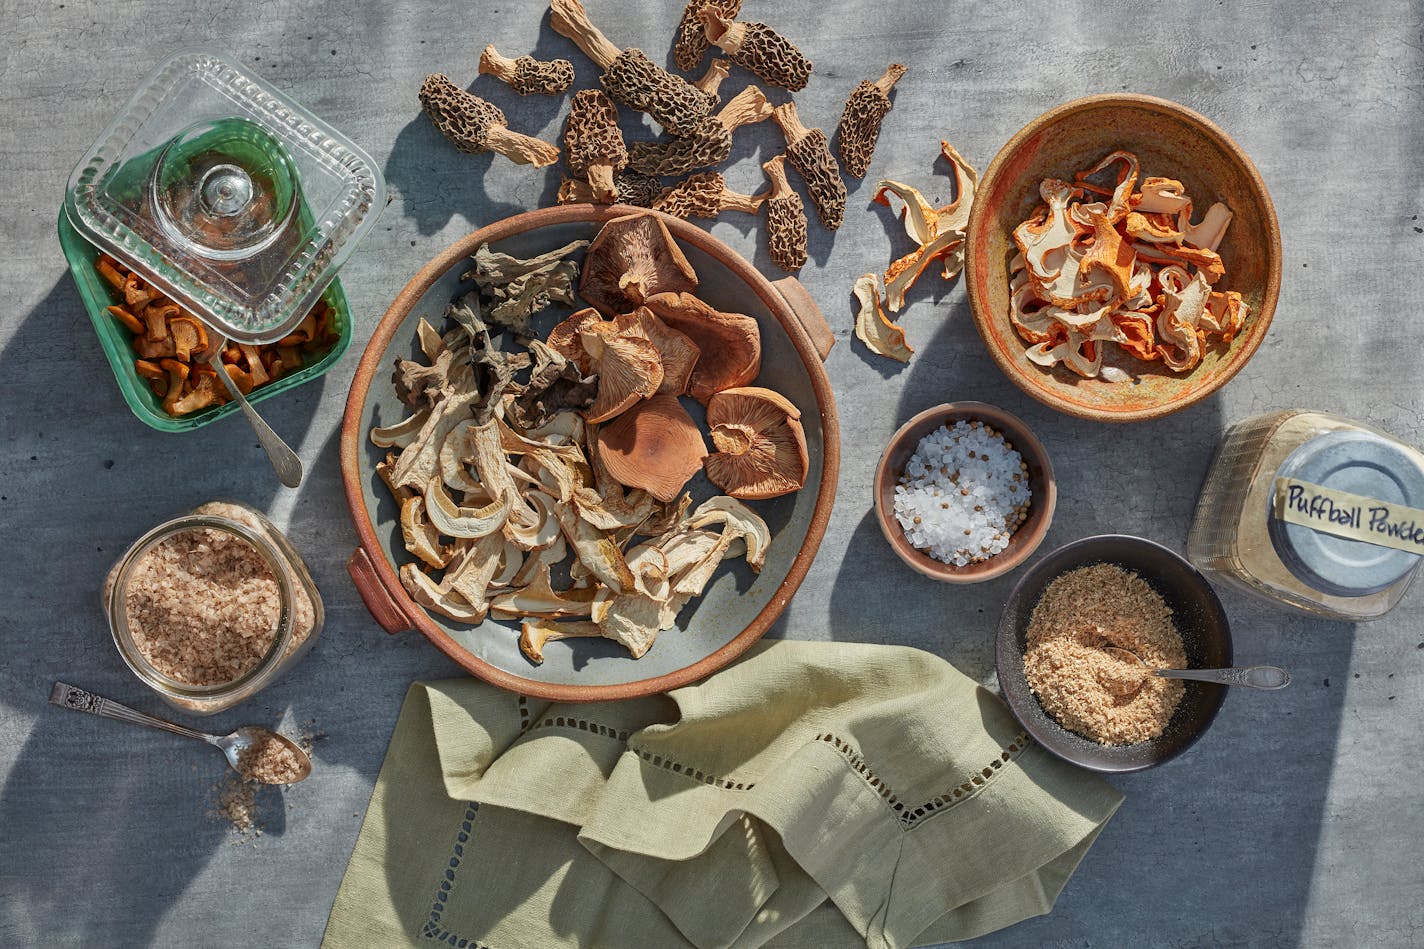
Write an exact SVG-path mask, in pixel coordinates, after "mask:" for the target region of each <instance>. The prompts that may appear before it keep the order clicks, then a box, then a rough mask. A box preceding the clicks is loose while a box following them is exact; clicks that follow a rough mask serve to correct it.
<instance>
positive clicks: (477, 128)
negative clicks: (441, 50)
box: [420, 73, 559, 168]
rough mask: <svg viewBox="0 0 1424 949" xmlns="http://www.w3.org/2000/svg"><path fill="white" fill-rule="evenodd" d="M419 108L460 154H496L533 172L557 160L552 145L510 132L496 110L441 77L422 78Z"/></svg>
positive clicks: (436, 74) (489, 104)
mask: <svg viewBox="0 0 1424 949" xmlns="http://www.w3.org/2000/svg"><path fill="white" fill-rule="evenodd" d="M420 105H421V107H422V108H424V109H425V113H426V115H429V116H430V121H432V122H434V123H435V127H436V128H437V129H439V130H440V134H441V135H444V136H445V137H446V138H448V139H449V140H450V141H451V142H453V143H454V145H455V147H456V148H457V149H459V150H460V151H462V152H470V153H478V152H485V151H491V152H498V153H499V154H501V155H503V156H504V157H505V158H508V159H509V160H510V161H512V162H515V163H517V164H520V165H533V166H534V167H535V168H542V167H544V166H545V165H552V164H553V163H554V162H556V161H558V160H559V150H558V149H557V148H555V147H554V146H553V145H550V144H549V143H548V142H545V141H541V140H539V139H537V138H531V137H530V136H528V135H521V134H519V133H518V132H511V131H510V130H509V128H508V127H507V125H508V123H507V122H506V120H505V118H504V113H503V112H501V111H500V110H499V107H498V106H496V105H494V104H493V103H490V102H486V101H485V100H484V99H481V98H480V97H479V96H477V95H474V94H473V93H470V92H466V91H465V90H464V89H461V88H460V87H459V86H457V85H455V84H454V83H453V82H451V81H450V79H449V77H447V76H444V75H442V74H441V73H432V74H431V75H429V76H426V77H425V82H424V83H422V84H421V87H420Z"/></svg>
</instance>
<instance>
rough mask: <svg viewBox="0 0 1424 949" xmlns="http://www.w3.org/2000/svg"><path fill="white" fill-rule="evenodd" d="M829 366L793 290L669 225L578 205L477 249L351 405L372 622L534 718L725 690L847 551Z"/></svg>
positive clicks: (349, 441)
mask: <svg viewBox="0 0 1424 949" xmlns="http://www.w3.org/2000/svg"><path fill="white" fill-rule="evenodd" d="M829 346H830V333H829V329H828V328H827V327H826V325H825V320H824V317H822V316H821V314H820V313H819V311H817V310H816V307H815V304H814V303H812V302H811V300H810V297H809V296H808V295H807V294H806V293H805V290H804V289H803V288H802V287H801V286H800V284H799V283H797V282H796V281H795V279H794V278H789V277H788V278H783V279H782V280H779V281H777V282H776V283H771V282H769V281H768V280H767V279H766V278H764V277H763V276H762V275H761V274H760V273H758V272H757V271H756V269H755V268H753V267H752V266H751V265H750V264H748V263H747V262H746V261H745V260H744V259H742V258H741V257H739V256H738V255H737V254H736V253H735V252H734V251H732V250H731V249H730V248H728V247H726V245H724V244H722V243H721V242H720V241H718V240H717V239H715V238H713V237H711V236H710V235H708V234H707V233H706V232H705V231H703V230H701V229H699V228H697V227H694V226H692V225H690V224H687V223H686V222H684V221H681V220H678V219H677V218H673V217H670V216H668V215H664V214H660V213H657V212H649V211H645V210H642V209H637V208H630V207H624V206H614V207H593V206H591V205H570V206H564V207H557V208H548V209H544V210H540V211H533V212H529V213H526V214H521V215H516V216H514V217H511V218H508V219H506V220H504V221H501V222H498V223H496V224H493V225H491V226H489V227H486V228H483V229H481V230H479V231H476V232H475V233H474V234H471V235H470V236H468V237H466V238H465V239H463V240H461V241H459V242H457V243H456V244H455V245H454V246H452V247H451V248H449V249H448V250H447V251H445V252H444V253H443V254H441V255H440V256H439V257H437V258H436V259H435V260H433V261H431V262H430V263H429V264H428V265H427V266H426V267H425V268H424V269H423V270H421V272H420V273H419V274H417V275H416V277H415V278H414V279H413V280H412V281H411V282H410V283H409V284H408V285H407V286H406V288H405V289H404V290H403V291H402V292H401V294H400V295H399V296H398V297H397V298H396V300H395V302H394V303H393V304H392V306H391V308H390V310H389V311H388V312H387V313H386V315H385V317H384V318H383V319H382V321H381V323H380V325H379V326H378V327H377V328H376V331H375V333H374V335H373V337H372V339H371V342H370V344H369V345H368V347H367V349H366V352H365V354H364V356H363V357H362V360H361V365H360V367H359V368H358V370H357V373H356V377H355V380H354V381H353V383H352V387H351V394H350V396H349V398H348V402H347V409H346V416H345V419H344V421H343V426H342V438H341V463H342V473H343V477H344V479H345V484H346V494H347V501H348V504H349V505H350V508H351V513H352V517H353V519H354V521H355V524H356V530H357V534H358V537H359V546H358V549H357V550H356V551H355V553H354V554H353V555H352V558H351V562H350V564H349V567H350V571H351V574H352V577H353V579H354V580H355V581H356V585H357V588H358V590H359V591H360V592H361V595H362V598H363V600H364V601H365V602H366V605H367V607H368V608H369V609H370V610H371V613H372V615H373V616H374V617H375V618H376V620H377V621H378V622H379V623H380V624H381V625H382V627H383V628H385V629H386V630H387V631H389V632H399V631H402V630H419V631H420V632H421V633H422V634H424V635H425V636H426V637H427V638H428V639H429V640H430V641H431V642H432V643H434V644H435V645H436V646H437V647H438V648H440V649H441V650H442V651H443V652H445V653H446V654H447V655H448V656H450V657H451V658H452V659H454V660H455V661H456V662H457V663H459V664H460V665H461V666H463V667H464V668H465V669H467V670H469V671H470V672H471V673H473V674H475V675H478V676H481V677H482V678H485V679H487V680H489V681H491V682H494V683H496V684H497V685H501V686H503V687H505V688H510V689H514V690H517V691H519V692H521V693H523V694H526V695H532V696H536V697H541V698H549V699H555V700H563V701H588V700H595V699H617V698H626V697H630V696H634V695H643V694H650V693H654V692H660V691H666V690H667V689H671V688H675V687H676V686H679V685H682V684H684V683H687V682H691V681H693V680H695V679H698V678H701V677H702V676H704V675H707V674H709V673H711V672H713V671H715V670H716V669H718V668H720V667H721V666H723V665H725V664H726V663H728V662H730V661H731V660H732V659H733V658H735V657H736V656H737V655H739V654H740V653H741V652H742V651H744V650H745V649H746V648H747V647H748V646H750V645H751V644H752V643H753V642H755V641H756V640H757V639H759V638H760V637H761V636H762V634H763V633H765V632H766V630H767V628H768V627H769V626H770V625H771V624H772V623H773V622H774V621H775V620H776V618H777V616H779V615H780V613H781V611H782V610H783V609H784V608H785V606H786V604H787V602H789V600H790V598H791V596H792V594H793V593H794V592H795V590H796V588H797V586H798V585H799V584H800V582H801V580H802V578H803V577H804V576H805V574H806V571H807V569H808V568H809V567H810V564H811V560H812V559H813V557H814V556H815V553H816V550H817V548H818V547H819V545H820V542H821V538H822V536H823V535H824V532H825V526H826V522H827V520H828V519H829V516H830V511H831V504H832V501H833V500H834V496H835V482H836V473H837V469H838V463H839V446H838V438H837V423H836V414H835V405H834V402H833V399H832V396H831V389H830V383H829V380H828V379H827V377H826V373H825V370H824V369H823V368H822V360H823V359H824V357H825V353H826V351H827V350H828V349H829Z"/></svg>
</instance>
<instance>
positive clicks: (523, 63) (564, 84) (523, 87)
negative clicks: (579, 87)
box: [480, 43, 574, 96]
mask: <svg viewBox="0 0 1424 949" xmlns="http://www.w3.org/2000/svg"><path fill="white" fill-rule="evenodd" d="M480 75H482V76H494V77H495V78H496V79H498V80H499V81H500V82H503V83H506V84H508V86H509V88H511V89H513V90H514V91H515V92H517V93H519V94H520V95H521V96H528V95H544V96H557V95H560V94H561V93H563V92H564V91H565V90H567V89H568V88H569V86H571V85H573V84H574V64H573V63H571V62H569V61H568V60H567V59H550V60H538V59H535V58H534V57H533V56H520V57H519V58H518V59H510V58H509V57H508V56H502V55H500V52H499V50H497V49H495V48H494V44H493V43H491V44H490V45H488V46H486V47H485V48H484V51H483V52H482V53H480Z"/></svg>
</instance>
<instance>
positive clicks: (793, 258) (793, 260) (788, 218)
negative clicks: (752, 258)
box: [761, 155, 806, 271]
mask: <svg viewBox="0 0 1424 949" xmlns="http://www.w3.org/2000/svg"><path fill="white" fill-rule="evenodd" d="M761 167H762V171H764V172H766V177H767V179H768V180H769V181H770V182H771V192H770V194H769V195H768V196H767V199H766V234H767V250H768V252H769V253H770V254H771V261H772V263H774V264H776V266H778V267H780V268H781V269H782V270H786V271H796V270H800V269H801V267H802V266H804V265H805V263H806V207H805V205H803V204H802V203H801V196H800V195H799V194H797V193H796V192H795V191H793V190H792V189H791V184H790V182H788V181H787V180H786V156H785V155H777V156H776V157H775V158H773V159H772V160H771V161H769V162H767V163H766V164H764V165H762V166H761Z"/></svg>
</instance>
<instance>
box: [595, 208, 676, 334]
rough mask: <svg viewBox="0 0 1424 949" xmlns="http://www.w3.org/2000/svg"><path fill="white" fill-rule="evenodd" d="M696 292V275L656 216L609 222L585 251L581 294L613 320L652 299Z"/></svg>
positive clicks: (632, 217)
mask: <svg viewBox="0 0 1424 949" xmlns="http://www.w3.org/2000/svg"><path fill="white" fill-rule="evenodd" d="M696 289H697V274H696V273H695V272H694V271H693V269H692V265H691V264H690V263H688V262H687V258H686V257H684V256H683V253H682V250H681V248H679V247H678V246H677V242H676V241H674V240H673V239H672V235H671V234H669V233H668V229H667V225H666V224H664V223H663V222H662V221H660V220H659V219H658V218H657V216H656V215H652V214H647V213H642V214H628V215H625V216H624V217H617V218H614V219H613V220H611V221H609V222H608V223H607V224H605V225H603V227H602V228H601V229H600V230H599V232H598V236H597V237H595V238H594V239H593V243H592V244H590V245H589V248H588V254H587V255H586V256H585V257H584V261H583V280H582V282H581V283H580V284H579V294H580V295H581V296H582V297H583V298H584V300H586V301H587V302H588V303H589V304H591V305H592V306H594V307H597V308H598V310H599V311H600V312H602V313H606V314H608V315H609V316H616V315H618V314H620V313H628V312H630V311H631V310H634V309H636V308H637V307H639V306H642V305H643V303H644V302H645V301H646V300H647V298H648V297H650V296H652V295H653V294H655V293H667V292H671V293H679V292H681V291H684V290H696Z"/></svg>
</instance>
